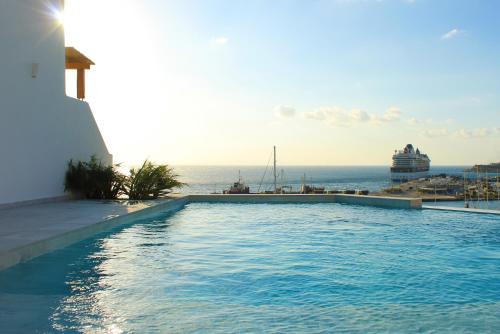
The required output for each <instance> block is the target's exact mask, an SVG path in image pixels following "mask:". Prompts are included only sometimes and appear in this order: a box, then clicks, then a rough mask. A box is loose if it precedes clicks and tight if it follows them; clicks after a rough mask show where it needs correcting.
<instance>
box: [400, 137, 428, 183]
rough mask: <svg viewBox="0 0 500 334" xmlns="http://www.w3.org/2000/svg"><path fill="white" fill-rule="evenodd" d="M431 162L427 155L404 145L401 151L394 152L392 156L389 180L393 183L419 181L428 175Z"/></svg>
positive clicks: (409, 145)
mask: <svg viewBox="0 0 500 334" xmlns="http://www.w3.org/2000/svg"><path fill="white" fill-rule="evenodd" d="M430 163H431V160H430V159H429V157H428V156H427V154H423V153H420V150H419V149H418V148H417V149H416V150H415V149H414V148H413V145H412V144H408V145H406V147H405V148H404V149H403V150H399V151H397V150H396V151H394V155H393V156H392V167H391V179H392V180H393V181H407V180H412V179H419V178H421V177H426V176H428V175H429V168H430Z"/></svg>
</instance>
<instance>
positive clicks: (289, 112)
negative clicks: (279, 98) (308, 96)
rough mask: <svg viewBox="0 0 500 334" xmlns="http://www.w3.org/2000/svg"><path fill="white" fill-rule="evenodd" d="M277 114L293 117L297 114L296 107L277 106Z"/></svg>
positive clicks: (275, 109) (275, 110)
mask: <svg viewBox="0 0 500 334" xmlns="http://www.w3.org/2000/svg"><path fill="white" fill-rule="evenodd" d="M274 112H275V114H276V116H279V117H283V118H292V117H294V116H295V108H293V107H290V106H277V107H275V108H274Z"/></svg>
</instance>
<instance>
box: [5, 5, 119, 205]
mask: <svg viewBox="0 0 500 334" xmlns="http://www.w3.org/2000/svg"><path fill="white" fill-rule="evenodd" d="M62 7H63V1H62V0H3V1H0V69H1V70H0V206H4V205H6V204H11V203H18V202H26V201H28V202H29V201H37V200H44V199H52V198H58V197H61V196H64V173H65V171H66V167H67V163H68V161H69V160H70V159H75V160H88V159H89V158H90V156H91V155H93V154H95V155H97V157H98V158H100V159H101V160H102V161H103V162H104V163H111V162H112V156H111V155H110V154H109V152H108V150H107V148H106V145H105V143H104V141H103V139H102V136H101V134H100V132H99V128H98V126H97V124H96V122H95V119H94V117H93V115H92V111H91V110H90V107H89V105H88V104H87V103H86V102H84V101H81V100H78V99H74V98H70V97H67V96H66V94H65V68H66V65H67V64H66V63H67V62H66V56H65V45H64V31H63V27H62V25H61V24H60V23H59V22H58V20H57V19H56V17H55V16H54V11H55V10H59V11H61V10H62ZM71 66H75V65H74V64H72V65H71ZM87 67H88V66H87ZM73 68H74V67H73ZM81 72H82V71H81ZM82 83H83V84H84V78H81V80H80V84H82ZM81 88H82V87H80V89H81Z"/></svg>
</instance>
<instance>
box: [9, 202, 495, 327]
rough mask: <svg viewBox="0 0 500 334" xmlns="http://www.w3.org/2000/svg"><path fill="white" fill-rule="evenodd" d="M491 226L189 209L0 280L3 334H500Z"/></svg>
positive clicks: (431, 215) (319, 210)
mask: <svg viewBox="0 0 500 334" xmlns="http://www.w3.org/2000/svg"><path fill="white" fill-rule="evenodd" d="M499 291H500V218H499V217H496V216H490V215H478V214H465V213H456V212H440V211H433V210H397V209H393V210H390V209H382V208H373V207H358V206H349V205H341V204H301V205H299V204H273V205H266V204H204V203H192V204H189V205H187V206H186V208H185V209H183V210H181V211H179V212H176V213H175V214H172V215H170V216H159V217H157V218H155V219H149V220H143V221H137V222H136V223H135V224H133V225H130V226H126V227H124V228H120V229H116V230H114V231H112V232H109V233H106V234H101V235H98V236H96V237H95V238H93V239H90V240H86V241H83V242H80V243H77V244H74V245H72V246H70V247H67V248H64V249H61V250H58V251H55V252H52V253H50V254H46V255H44V256H41V257H38V258H36V259H34V260H31V261H29V262H26V263H23V264H20V265H17V266H15V267H12V268H10V269H8V270H5V271H2V272H0V329H2V330H1V332H2V333H8V332H10V331H12V332H23V331H24V332H34V331H35V330H38V331H39V332H53V331H68V332H72V331H81V332H92V333H93V332H112V333H121V332H124V333H129V332H134V333H148V332H162V333H164V332H174V333H205V332H224V333H227V332H238V333H239V332H263V331H265V332H332V331H333V332H358V333H366V332H407V333H408V332H426V331H436V332H450V333H451V332H452V333H459V332H483V333H484V332H491V333H493V332H499V331H500V319H499V317H498V314H500V293H499Z"/></svg>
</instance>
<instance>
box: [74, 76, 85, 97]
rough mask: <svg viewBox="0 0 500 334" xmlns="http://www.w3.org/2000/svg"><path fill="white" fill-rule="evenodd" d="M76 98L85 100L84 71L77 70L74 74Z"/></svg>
mask: <svg viewBox="0 0 500 334" xmlns="http://www.w3.org/2000/svg"><path fill="white" fill-rule="evenodd" d="M76 97H77V98H79V99H80V100H83V99H85V70H84V69H78V70H77V72H76Z"/></svg>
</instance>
